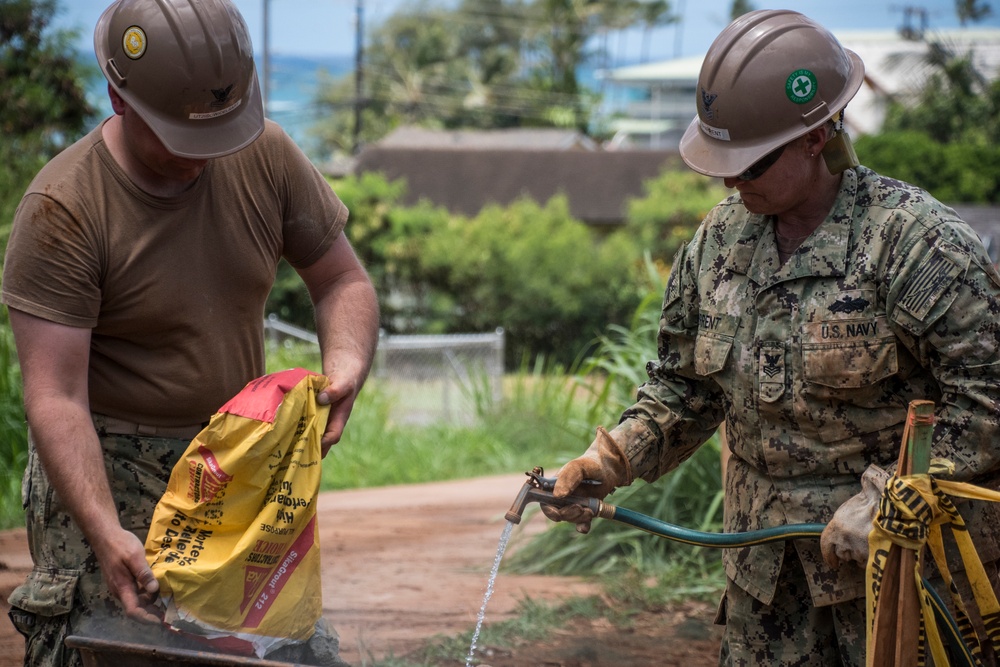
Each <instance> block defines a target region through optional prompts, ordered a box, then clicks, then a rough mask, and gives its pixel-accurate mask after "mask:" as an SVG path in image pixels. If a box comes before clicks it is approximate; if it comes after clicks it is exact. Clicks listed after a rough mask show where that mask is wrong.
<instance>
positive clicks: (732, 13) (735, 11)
mask: <svg viewBox="0 0 1000 667" xmlns="http://www.w3.org/2000/svg"><path fill="white" fill-rule="evenodd" d="M753 10H754V6H753V3H751V2H750V0H733V4H732V7H730V8H729V20H730V21H735V20H736V19H738V18H739V17H741V16H743V15H744V14H747V13H749V12H752V11H753Z"/></svg>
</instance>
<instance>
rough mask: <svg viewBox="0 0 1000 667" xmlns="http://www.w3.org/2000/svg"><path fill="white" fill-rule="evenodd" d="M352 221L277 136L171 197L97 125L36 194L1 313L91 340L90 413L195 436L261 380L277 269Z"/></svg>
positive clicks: (305, 261)
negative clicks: (150, 188) (125, 160)
mask: <svg viewBox="0 0 1000 667" xmlns="http://www.w3.org/2000/svg"><path fill="white" fill-rule="evenodd" d="M346 221H347V209H346V207H345V206H344V205H343V203H342V202H341V201H340V200H339V199H338V198H337V196H336V195H335V194H334V192H333V190H332V189H331V188H330V186H329V184H328V183H327V182H326V181H325V180H324V179H323V177H322V175H321V174H320V173H319V172H318V171H317V170H316V169H315V167H314V166H313V165H312V164H311V163H310V162H309V160H308V159H307V158H306V157H305V155H303V154H302V152H301V151H300V150H299V149H298V148H297V147H296V146H295V144H294V142H292V141H291V139H290V138H289V137H288V136H287V135H286V134H285V133H284V131H282V130H281V128H280V127H278V126H277V125H275V124H274V123H271V122H268V123H267V126H266V128H265V131H264V133H263V134H262V135H261V136H260V137H259V138H258V139H257V141H255V142H254V143H253V144H251V145H250V146H248V147H247V148H245V149H243V150H241V151H239V152H237V153H235V154H233V155H229V156H226V157H222V158H216V159H214V160H211V161H209V163H208V165H207V167H206V169H205V171H204V172H203V173H202V175H201V176H200V178H199V179H198V181H197V182H196V183H195V184H194V185H193V186H192V187H191V188H190V189H189V190H187V191H186V192H184V193H183V194H182V195H180V196H177V197H168V198H164V197H155V196H152V195H149V194H148V193H146V192H144V191H142V190H140V189H139V188H138V187H136V186H135V184H133V183H132V182H131V181H130V180H129V178H128V177H127V176H126V175H125V173H124V172H123V171H122V169H121V168H120V167H119V166H118V164H117V163H116V162H115V160H114V159H113V158H112V156H111V154H110V153H109V151H108V148H107V146H106V145H105V144H104V141H103V139H102V135H101V127H100V126H99V127H97V128H96V129H95V130H94V131H93V132H91V133H90V134H88V135H87V136H86V137H84V138H83V139H81V140H80V141H78V142H77V143H75V144H74V145H72V146H70V147H69V148H67V149H66V150H65V151H63V152H62V153H60V154H59V155H58V156H56V157H55V158H54V159H53V160H52V161H51V162H49V164H48V165H46V166H45V168H43V169H42V171H41V172H39V174H38V176H36V178H35V180H34V181H33V182H32V184H31V185H30V186H29V188H28V192H27V193H26V194H25V196H24V199H23V200H22V201H21V204H20V206H19V207H18V209H17V213H16V214H15V218H14V226H13V230H12V232H11V235H10V240H9V243H8V247H7V254H6V257H5V260H4V267H3V283H2V289H0V301H2V302H3V303H4V304H6V305H7V306H8V307H10V308H14V309H17V310H20V311H24V312H26V313H29V314H32V315H35V316H37V317H41V318H44V319H47V320H50V321H53V322H58V323H60V324H65V325H68V326H73V327H86V328H90V329H91V330H92V336H91V349H90V367H89V383H90V384H89V390H90V402H91V410H93V411H94V412H98V413H102V414H106V415H109V416H112V417H117V418H120V419H127V420H130V421H134V422H137V423H140V424H150V425H153V426H181V425H190V424H196V423H201V422H204V421H206V420H207V419H208V418H209V417H210V416H211V415H212V414H214V413H215V412H216V411H217V410H218V408H219V407H220V406H221V405H222V404H223V403H225V401H226V400H228V399H229V398H230V397H232V396H234V395H235V394H236V393H237V392H239V390H240V389H242V388H243V386H244V385H245V384H246V383H247V382H249V381H250V380H252V379H254V378H256V377H258V376H260V375H262V374H263V373H264V344H263V318H264V304H265V301H266V299H267V296H268V293H269V292H270V289H271V286H272V284H273V282H274V277H275V271H276V270H277V265H278V261H279V259H280V258H281V257H284V258H286V259H287V260H288V262H289V263H290V264H291V265H292V266H294V267H297V268H302V267H307V266H309V265H310V264H312V263H313V262H315V261H316V260H317V259H318V258H319V257H321V256H322V255H323V254H324V253H325V252H326V251H327V250H329V249H330V247H331V245H332V244H333V242H334V240H335V239H336V237H337V235H338V234H340V233H341V231H342V230H343V228H344V225H345V223H346Z"/></svg>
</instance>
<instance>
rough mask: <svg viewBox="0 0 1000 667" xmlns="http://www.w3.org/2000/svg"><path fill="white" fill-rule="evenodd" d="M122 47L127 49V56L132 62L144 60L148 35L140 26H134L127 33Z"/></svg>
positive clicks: (123, 38)
mask: <svg viewBox="0 0 1000 667" xmlns="http://www.w3.org/2000/svg"><path fill="white" fill-rule="evenodd" d="M122 46H123V47H125V55H127V56H128V57H129V58H131V59H132V60H138V59H139V58H142V54H144V53H145V52H146V33H145V32H144V31H143V29H142V28H140V27H139V26H137V25H134V26H132V27H131V28H129V29H128V30H126V31H125V36H124V37H122Z"/></svg>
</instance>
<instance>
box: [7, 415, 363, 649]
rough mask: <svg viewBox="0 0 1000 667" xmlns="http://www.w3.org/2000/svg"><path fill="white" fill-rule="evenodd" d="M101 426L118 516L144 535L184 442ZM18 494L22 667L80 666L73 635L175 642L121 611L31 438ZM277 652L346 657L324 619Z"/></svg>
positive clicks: (16, 618)
mask: <svg viewBox="0 0 1000 667" xmlns="http://www.w3.org/2000/svg"><path fill="white" fill-rule="evenodd" d="M98 433H99V435H100V440H101V446H102V448H103V450H104V462H105V468H106V472H107V475H108V480H109V482H110V485H111V492H112V496H113V497H114V499H115V502H116V504H117V507H118V518H119V521H120V522H121V525H122V527H123V528H125V529H126V530H129V531H131V532H132V533H134V534H135V535H136V536H137V537H138V538H139V539H140V540H141V541H142V542H145V540H146V534H147V533H148V532H149V527H150V523H151V519H152V516H153V510H154V509H155V507H156V503H157V502H158V501H159V499H160V497H161V496H162V495H163V493H164V491H165V490H166V487H167V481H168V480H169V478H170V473H171V471H172V470H173V467H174V464H175V463H176V462H177V461H178V460H179V459H180V456H181V455H182V454H183V452H184V450H185V448H186V447H187V445H188V441H187V440H181V439H176V438H156V437H145V436H133V435H109V434H106V433H102V432H101V431H100V429H99V430H98ZM22 497H23V502H24V509H25V519H26V525H27V534H28V543H29V549H30V551H31V558H32V562H33V563H34V567H33V568H32V571H31V573H30V574H29V575H28V578H27V579H26V581H25V582H24V583H23V584H21V585H20V586H18V587H17V588H16V589H14V591H13V592H12V593H11V595H10V598H9V599H8V601H9V603H10V605H11V611H10V618H11V621H13V623H14V626H15V627H16V628H17V629H18V631H19V632H20V633H21V634H22V635H24V638H25V655H24V665H25V667H82V665H83V661H82V659H81V657H80V654H79V652H78V651H77V650H75V649H70V648H67V647H66V646H65V645H64V643H63V642H64V640H65V638H66V637H68V636H71V635H85V636H92V637H99V638H112V637H113V638H116V639H119V640H121V641H137V642H139V643H143V644H155V645H159V646H180V644H178V641H177V638H176V636H175V634H176V633H173V632H171V631H169V630H167V629H166V628H165V627H160V626H156V625H148V624H139V623H137V622H134V621H131V620H130V619H128V618H126V617H125V616H124V614H123V611H122V608H121V605H120V604H119V603H118V601H117V599H115V598H114V596H112V595H111V593H110V592H109V591H108V590H107V588H106V587H105V586H104V582H103V581H102V578H101V571H100V568H99V567H98V563H97V558H96V557H95V555H94V552H93V550H92V549H91V548H90V545H89V544H88V543H87V540H86V539H85V538H84V536H83V534H82V532H81V531H80V529H79V528H78V527H77V525H76V523H75V522H74V521H73V520H72V518H71V517H70V515H69V512H68V511H67V509H66V507H65V506H64V504H63V503H62V500H61V499H60V498H59V496H58V494H57V493H55V490H54V489H53V488H52V486H51V485H50V484H49V481H48V478H47V477H46V475H45V471H44V470H43V469H42V466H41V462H40V461H39V458H38V456H37V454H36V453H35V447H34V444H33V443H29V452H28V466H27V469H26V470H25V473H24V481H23V486H22ZM187 647H188V648H190V646H187ZM281 652H282V656H281V658H280V659H284V660H289V661H292V662H299V663H303V664H314V665H331V666H339V665H343V664H344V663H342V662H341V661H340V659H339V639H338V637H337V634H336V632H335V631H334V630H333V628H332V627H330V626H329V624H327V623H326V622H325V621H324V620H323V619H321V620H320V623H318V624H317V632H316V633H315V634H314V636H313V638H312V639H310V640H309V642H308V644H303V645H300V646H290V647H286V648H285V649H282V650H281ZM275 659H279V658H277V656H275Z"/></svg>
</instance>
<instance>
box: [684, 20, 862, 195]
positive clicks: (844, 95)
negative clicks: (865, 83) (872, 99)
mask: <svg viewBox="0 0 1000 667" xmlns="http://www.w3.org/2000/svg"><path fill="white" fill-rule="evenodd" d="M864 76H865V68H864V63H862V62H861V58H859V57H858V55H857V54H856V53H854V52H852V51H849V50H847V49H845V48H844V47H843V46H841V45H840V42H838V41H837V39H836V38H835V37H834V36H833V35H832V34H830V32H829V31H828V30H826V29H825V28H823V27H822V26H820V25H819V24H817V23H816V22H815V21H813V20H812V19H809V18H808V17H806V16H803V15H802V14H800V13H798V12H794V11H791V10H787V9H762V10H758V11H753V12H749V13H747V14H744V15H743V16H741V17H739V18H738V19H736V20H735V21H733V22H732V23H731V24H729V26H728V27H726V28H725V29H724V30H723V31H722V32H721V33H720V34H719V36H718V37H716V39H715V41H714V42H713V43H712V46H711V47H709V50H708V54H707V55H706V56H705V61H704V62H703V63H702V66H701V73H700V75H699V77H698V99H697V104H698V115H697V116H696V117H695V119H694V120H693V121H692V122H691V124H690V125H689V126H688V128H687V131H686V132H685V133H684V137H683V138H682V139H681V144H680V153H681V157H682V158H684V161H685V162H686V163H687V164H688V166H690V167H691V168H692V169H694V170H695V171H697V172H700V173H702V174H705V175H707V176H716V177H726V178H731V177H735V176H737V175H739V174H741V173H743V172H744V171H745V170H746V169H747V168H748V167H750V166H751V165H753V164H754V163H755V162H757V161H758V160H760V159H761V158H762V157H764V156H766V155H767V154H768V153H770V152H771V151H773V150H775V149H776V148H779V147H780V146H783V145H785V144H787V143H788V142H790V141H792V140H793V139H796V138H798V137H800V136H802V135H804V134H805V133H807V132H809V131H810V130H812V129H813V128H816V127H819V126H820V125H822V124H823V123H825V122H826V121H828V120H830V119H831V118H833V117H834V116H835V115H837V114H839V113H840V111H841V110H843V109H844V107H846V106H847V103H848V101H850V99H851V98H852V97H854V95H855V93H857V92H858V89H859V88H860V87H861V83H862V80H863V79H864Z"/></svg>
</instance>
